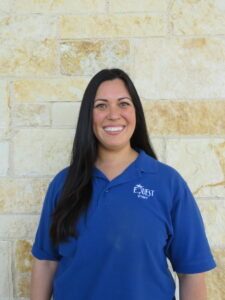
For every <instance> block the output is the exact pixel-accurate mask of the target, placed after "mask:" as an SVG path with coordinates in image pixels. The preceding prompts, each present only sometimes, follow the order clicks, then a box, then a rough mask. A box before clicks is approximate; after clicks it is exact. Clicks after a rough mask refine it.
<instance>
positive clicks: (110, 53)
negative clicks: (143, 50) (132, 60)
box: [60, 40, 130, 75]
mask: <svg viewBox="0 0 225 300" xmlns="http://www.w3.org/2000/svg"><path fill="white" fill-rule="evenodd" d="M60 53H61V72H62V74H64V75H94V74H95V73H96V72H98V71H99V70H100V69H103V68H112V67H119V68H122V69H125V70H129V54H130V45H129V42H128V41H126V40H120V41H102V40H100V41H72V42H62V43H61V47H60Z"/></svg>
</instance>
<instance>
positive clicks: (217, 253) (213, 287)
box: [206, 249, 225, 300]
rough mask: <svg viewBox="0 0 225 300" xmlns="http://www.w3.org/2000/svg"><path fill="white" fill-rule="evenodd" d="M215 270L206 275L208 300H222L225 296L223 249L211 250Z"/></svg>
mask: <svg viewBox="0 0 225 300" xmlns="http://www.w3.org/2000/svg"><path fill="white" fill-rule="evenodd" d="M213 255H214V257H215V260H216V264H217V268H216V269H213V270H212V271H210V272H207V273H206V284H207V291H208V299H213V300H214V299H215V300H224V295H225V285H224V282H225V249H217V250H213Z"/></svg>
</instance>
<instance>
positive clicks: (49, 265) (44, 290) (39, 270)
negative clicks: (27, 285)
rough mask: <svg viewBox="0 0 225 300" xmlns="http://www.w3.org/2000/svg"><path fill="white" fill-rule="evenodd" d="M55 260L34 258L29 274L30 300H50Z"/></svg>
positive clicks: (55, 266) (56, 264)
mask: <svg viewBox="0 0 225 300" xmlns="http://www.w3.org/2000/svg"><path fill="white" fill-rule="evenodd" d="M57 266H58V262H57V261H51V260H39V259H37V258H34V261H33V267H32V274H31V297H30V299H31V300H50V299H51V296H52V281H53V277H54V274H55V272H56V269H57Z"/></svg>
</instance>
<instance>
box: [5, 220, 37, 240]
mask: <svg viewBox="0 0 225 300" xmlns="http://www.w3.org/2000/svg"><path fill="white" fill-rule="evenodd" d="M39 218H40V217H39V215H33V216H32V215H1V218H0V238H1V239H2V238H3V239H4V238H7V239H8V238H10V239H11V238H13V239H32V238H33V237H34V234H35V232H36V230H37V226H38V222H39Z"/></svg>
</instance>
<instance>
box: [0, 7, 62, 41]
mask: <svg viewBox="0 0 225 300" xmlns="http://www.w3.org/2000/svg"><path fill="white" fill-rule="evenodd" d="M16 2H17V1H16ZM56 21H57V19H56V17H50V16H45V15H37V14H36V15H26V16H15V17H9V16H6V17H1V18H0V33H1V39H6V40H9V39H10V40H13V39H17V40H18V39H19V40H30V39H32V40H38V41H44V40H45V39H53V38H55V37H56V34H57V32H56V25H57V23H56Z"/></svg>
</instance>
